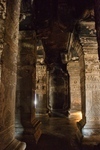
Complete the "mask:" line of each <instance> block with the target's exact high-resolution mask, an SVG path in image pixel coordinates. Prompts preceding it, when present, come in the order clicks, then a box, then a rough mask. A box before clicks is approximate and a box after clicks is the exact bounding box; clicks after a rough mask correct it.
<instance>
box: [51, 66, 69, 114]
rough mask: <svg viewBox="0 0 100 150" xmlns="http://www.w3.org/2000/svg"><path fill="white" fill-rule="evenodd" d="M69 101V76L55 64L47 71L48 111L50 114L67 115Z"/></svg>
mask: <svg viewBox="0 0 100 150" xmlns="http://www.w3.org/2000/svg"><path fill="white" fill-rule="evenodd" d="M69 101H70V99H69V76H68V74H67V73H66V74H65V73H64V72H62V70H61V69H60V68H59V67H58V66H55V67H53V68H52V70H50V73H49V109H50V110H49V111H50V113H51V115H54V116H56V115H58V116H62V115H65V116H68V110H69V107H70V102H69Z"/></svg>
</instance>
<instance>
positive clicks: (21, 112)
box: [16, 31, 41, 145]
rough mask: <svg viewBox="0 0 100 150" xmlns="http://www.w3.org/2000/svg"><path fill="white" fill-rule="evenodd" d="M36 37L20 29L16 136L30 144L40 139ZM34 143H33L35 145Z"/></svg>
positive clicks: (30, 32)
mask: <svg viewBox="0 0 100 150" xmlns="http://www.w3.org/2000/svg"><path fill="white" fill-rule="evenodd" d="M35 64H36V38H35V33H34V31H20V33H19V55H18V79H17V98H16V137H17V138H18V139H23V140H24V141H26V143H27V144H28V145H29V143H31V144H32V143H34V144H36V142H37V141H38V139H39V137H40V135H41V131H40V128H39V127H40V122H39V121H37V120H36V119H35V107H34V100H35V83H36V81H35V77H36V68H35ZM34 144H33V145H34Z"/></svg>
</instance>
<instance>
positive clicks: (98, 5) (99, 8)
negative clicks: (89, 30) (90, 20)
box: [94, 0, 100, 60]
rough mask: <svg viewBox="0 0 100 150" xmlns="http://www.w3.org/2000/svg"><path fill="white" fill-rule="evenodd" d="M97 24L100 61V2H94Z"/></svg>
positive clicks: (95, 0)
mask: <svg viewBox="0 0 100 150" xmlns="http://www.w3.org/2000/svg"><path fill="white" fill-rule="evenodd" d="M94 4H95V5H94V12H95V24H96V30H97V34H96V35H97V41H98V54H99V60H100V1H99V0H94Z"/></svg>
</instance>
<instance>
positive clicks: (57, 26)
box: [20, 0, 94, 64]
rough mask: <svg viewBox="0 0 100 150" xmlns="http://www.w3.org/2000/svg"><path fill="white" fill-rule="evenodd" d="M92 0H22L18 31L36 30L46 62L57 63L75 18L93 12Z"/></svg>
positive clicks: (59, 60) (83, 16)
mask: <svg viewBox="0 0 100 150" xmlns="http://www.w3.org/2000/svg"><path fill="white" fill-rule="evenodd" d="M93 6H94V5H93V0H84V1H82V0H33V1H32V0H23V1H22V7H21V18H20V20H21V21H20V30H36V33H37V38H39V39H41V40H42V42H43V45H44V49H45V53H46V62H47V63H48V64H51V63H58V64H59V63H60V64H61V57H60V54H61V52H63V51H65V50H66V47H67V45H68V36H69V33H70V32H73V29H74V28H75V26H76V24H77V23H78V21H79V20H82V19H84V18H85V19H87V18H89V17H90V16H91V18H92V15H93Z"/></svg>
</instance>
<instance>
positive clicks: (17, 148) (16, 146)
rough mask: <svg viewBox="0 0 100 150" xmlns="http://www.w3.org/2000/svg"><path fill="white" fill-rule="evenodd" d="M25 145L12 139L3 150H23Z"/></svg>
mask: <svg viewBox="0 0 100 150" xmlns="http://www.w3.org/2000/svg"><path fill="white" fill-rule="evenodd" d="M25 148H26V143H24V142H20V141H18V140H16V139H14V140H13V141H12V142H11V143H10V145H9V146H8V147H6V148H5V149H4V150H25Z"/></svg>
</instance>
